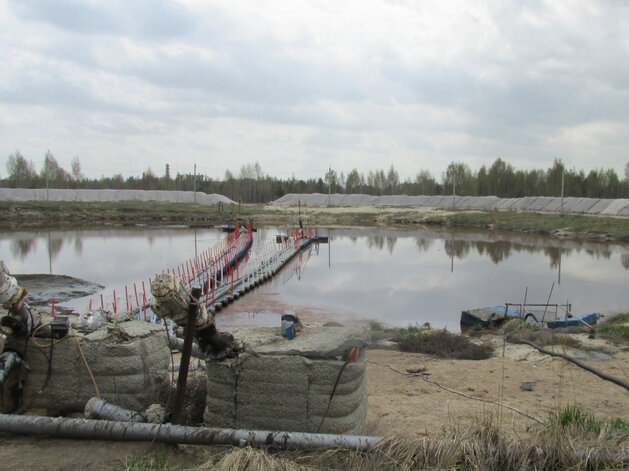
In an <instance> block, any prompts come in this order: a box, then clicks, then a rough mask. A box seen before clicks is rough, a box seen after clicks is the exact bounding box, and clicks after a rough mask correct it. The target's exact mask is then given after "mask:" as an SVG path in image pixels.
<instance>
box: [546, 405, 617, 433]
mask: <svg viewBox="0 0 629 471" xmlns="http://www.w3.org/2000/svg"><path fill="white" fill-rule="evenodd" d="M548 424H549V425H551V426H552V427H561V428H566V427H574V428H576V429H577V430H578V431H580V432H582V433H584V434H593V435H595V436H600V435H601V433H606V434H609V435H612V434H620V435H621V436H623V437H624V439H629V423H628V422H626V421H625V420H624V419H621V418H618V417H616V418H612V419H599V418H597V417H596V416H595V415H594V414H593V413H592V412H586V411H583V410H582V409H581V408H579V407H576V406H567V407H564V408H563V409H560V410H559V411H557V412H555V413H554V414H553V415H552V416H551V417H550V419H549V421H548ZM621 438H622V437H621Z"/></svg>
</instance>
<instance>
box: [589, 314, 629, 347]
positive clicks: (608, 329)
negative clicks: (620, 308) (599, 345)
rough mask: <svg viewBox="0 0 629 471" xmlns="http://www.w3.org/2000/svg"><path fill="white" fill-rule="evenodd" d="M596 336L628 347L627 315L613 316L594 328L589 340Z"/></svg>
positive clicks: (628, 325)
mask: <svg viewBox="0 0 629 471" xmlns="http://www.w3.org/2000/svg"><path fill="white" fill-rule="evenodd" d="M597 335H600V336H601V337H604V338H606V339H608V340H610V341H612V342H614V343H617V344H620V345H625V346H629V313H620V314H615V315H613V316H611V317H607V318H606V319H605V320H604V321H603V322H601V323H599V324H597V325H596V326H594V329H593V330H592V332H591V333H590V338H595V337H596V336H597Z"/></svg>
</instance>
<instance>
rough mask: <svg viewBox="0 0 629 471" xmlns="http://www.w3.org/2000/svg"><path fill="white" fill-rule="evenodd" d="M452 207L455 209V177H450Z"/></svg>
mask: <svg viewBox="0 0 629 471" xmlns="http://www.w3.org/2000/svg"><path fill="white" fill-rule="evenodd" d="M452 207H453V208H456V175H454V174H453V175H452Z"/></svg>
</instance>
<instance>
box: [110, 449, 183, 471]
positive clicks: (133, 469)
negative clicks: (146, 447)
mask: <svg viewBox="0 0 629 471" xmlns="http://www.w3.org/2000/svg"><path fill="white" fill-rule="evenodd" d="M176 469H180V468H174V467H172V466H171V465H169V464H168V457H167V454H166V452H165V451H162V450H160V451H159V452H157V453H151V454H142V455H138V456H133V457H131V458H127V459H125V463H124V465H123V466H122V467H121V468H119V470H120V471H174V470H176Z"/></svg>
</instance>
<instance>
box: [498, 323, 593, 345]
mask: <svg viewBox="0 0 629 471" xmlns="http://www.w3.org/2000/svg"><path fill="white" fill-rule="evenodd" d="M505 327H506V326H505ZM508 335H509V341H510V342H513V343H521V342H522V341H528V342H533V343H534V344H536V345H539V346H540V347H546V346H549V345H560V346H564V347H571V348H583V344H582V343H581V342H580V341H579V339H576V338H574V337H572V336H570V335H566V334H560V333H557V332H555V331H553V330H548V329H537V330H533V329H530V328H528V327H524V328H521V329H519V330H512V331H509V332H508Z"/></svg>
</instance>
